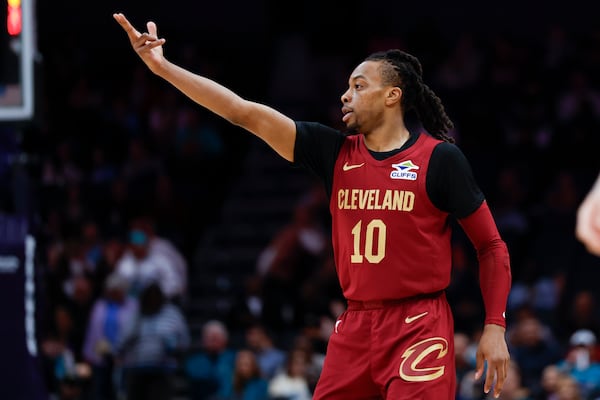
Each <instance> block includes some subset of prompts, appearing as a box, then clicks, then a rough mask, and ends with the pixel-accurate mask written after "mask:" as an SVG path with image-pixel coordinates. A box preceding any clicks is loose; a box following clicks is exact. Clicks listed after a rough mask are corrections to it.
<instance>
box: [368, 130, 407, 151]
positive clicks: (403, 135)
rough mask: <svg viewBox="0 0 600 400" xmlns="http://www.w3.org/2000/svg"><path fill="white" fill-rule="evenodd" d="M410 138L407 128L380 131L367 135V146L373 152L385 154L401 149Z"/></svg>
mask: <svg viewBox="0 0 600 400" xmlns="http://www.w3.org/2000/svg"><path fill="white" fill-rule="evenodd" d="M409 138H410V132H409V130H408V129H407V128H406V126H404V125H402V126H400V127H398V126H396V127H394V128H392V129H384V128H383V127H382V129H378V130H374V131H372V132H370V133H369V134H368V135H365V146H367V148H368V149H369V150H371V151H378V152H385V151H391V150H395V149H399V148H401V147H402V146H403V145H404V143H406V142H407V141H408V139H409Z"/></svg>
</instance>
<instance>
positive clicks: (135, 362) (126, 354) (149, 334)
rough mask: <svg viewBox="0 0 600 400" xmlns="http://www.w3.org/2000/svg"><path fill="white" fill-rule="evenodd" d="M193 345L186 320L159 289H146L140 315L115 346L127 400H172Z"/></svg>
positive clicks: (154, 286) (140, 301)
mask: <svg viewBox="0 0 600 400" xmlns="http://www.w3.org/2000/svg"><path fill="white" fill-rule="evenodd" d="M189 345H190V336H189V328H188V325H187V321H186V319H185V316H184V315H183V313H182V312H181V310H180V309H179V307H178V306H177V305H175V304H172V303H171V302H170V301H169V300H168V299H167V298H166V297H165V296H164V294H163V292H162V289H161V287H160V285H158V284H157V283H151V284H149V285H148V286H146V287H144V289H143V290H142V292H141V293H140V297H139V313H138V315H137V316H136V317H134V318H131V320H130V321H129V324H128V325H127V326H126V327H125V328H124V332H123V335H122V336H121V338H120V340H119V342H118V343H117V346H116V350H117V351H116V352H117V354H118V357H119V360H118V363H119V365H120V367H121V368H122V372H123V376H124V381H125V394H126V398H127V399H128V400H170V399H171V396H172V395H173V393H174V387H173V377H174V374H175V373H176V372H177V371H178V370H179V368H180V364H179V363H180V359H181V357H182V354H183V353H184V352H185V351H187V350H188V347H189Z"/></svg>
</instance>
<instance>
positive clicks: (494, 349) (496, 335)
mask: <svg viewBox="0 0 600 400" xmlns="http://www.w3.org/2000/svg"><path fill="white" fill-rule="evenodd" d="M505 332H506V330H505V329H504V328H503V327H502V326H500V325H494V324H487V325H485V326H484V328H483V333H482V334H481V338H480V339H479V346H478V348H477V364H476V367H475V379H479V378H480V377H481V376H482V375H483V371H484V366H485V362H487V370H486V375H485V384H484V386H483V391H484V392H485V393H489V392H490V390H491V388H492V385H493V386H494V397H496V398H497V397H499V396H500V392H501V391H502V386H503V385H504V380H505V379H506V374H507V371H508V362H509V361H510V354H509V353H508V346H507V345H506V340H505V338H504V334H505ZM494 378H495V383H494Z"/></svg>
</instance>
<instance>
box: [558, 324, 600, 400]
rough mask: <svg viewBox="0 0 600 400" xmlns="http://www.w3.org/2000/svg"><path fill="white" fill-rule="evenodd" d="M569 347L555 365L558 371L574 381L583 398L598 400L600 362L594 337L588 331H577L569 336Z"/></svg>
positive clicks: (599, 392) (599, 391)
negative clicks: (563, 356)
mask: <svg viewBox="0 0 600 400" xmlns="http://www.w3.org/2000/svg"><path fill="white" fill-rule="evenodd" d="M569 346H570V348H569V351H568V352H567V355H566V356H565V358H564V359H563V360H561V361H559V362H558V364H557V366H558V368H559V370H560V371H561V372H563V373H565V374H568V375H570V376H571V377H572V378H573V379H575V381H576V382H577V383H578V385H579V390H580V392H581V394H582V396H583V397H585V398H593V399H596V398H598V397H599V396H600V362H599V361H598V358H597V353H598V352H597V348H596V335H595V334H594V333H593V332H592V331H590V330H588V329H579V330H577V331H575V332H574V333H573V334H572V335H571V338H570V339H569Z"/></svg>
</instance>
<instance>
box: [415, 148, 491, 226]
mask: <svg viewBox="0 0 600 400" xmlns="http://www.w3.org/2000/svg"><path fill="white" fill-rule="evenodd" d="M426 189H427V194H428V196H429V198H430V199H431V202H432V203H433V205H435V206H436V207H437V208H439V209H440V210H443V211H446V212H448V213H450V214H452V215H453V216H455V217H456V218H465V217H467V216H469V215H471V214H472V213H473V212H474V211H475V210H477V209H478V208H479V206H480V205H481V204H482V203H483V201H484V200H485V197H484V195H483V193H482V192H481V189H480V188H479V186H478V185H477V182H476V181H475V177H474V176H473V170H472V169H471V165H470V164H469V162H468V160H467V158H466V157H465V155H464V154H463V152H462V151H461V150H460V149H459V148H458V147H457V146H456V145H454V144H452V143H448V142H443V143H440V144H438V145H437V146H436V147H435V148H434V149H433V153H432V154H431V159H430V161H429V168H428V170H427V183H426Z"/></svg>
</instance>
